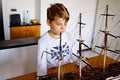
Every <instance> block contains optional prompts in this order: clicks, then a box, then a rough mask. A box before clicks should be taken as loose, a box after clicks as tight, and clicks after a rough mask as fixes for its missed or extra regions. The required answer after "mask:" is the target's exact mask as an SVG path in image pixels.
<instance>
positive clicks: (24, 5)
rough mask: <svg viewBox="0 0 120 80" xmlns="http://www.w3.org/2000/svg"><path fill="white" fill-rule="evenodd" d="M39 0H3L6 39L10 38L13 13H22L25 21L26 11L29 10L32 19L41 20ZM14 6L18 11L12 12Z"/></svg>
mask: <svg viewBox="0 0 120 80" xmlns="http://www.w3.org/2000/svg"><path fill="white" fill-rule="evenodd" d="M39 2H40V1H39V0H2V6H3V19H4V20H3V21H4V32H5V40H9V39H10V28H9V26H10V24H9V22H10V21H9V15H10V14H13V13H20V15H21V21H22V22H23V17H24V11H26V10H28V11H29V18H30V19H38V20H40V17H39V15H40V12H39V11H40V8H39V5H40V3H39ZM12 8H14V9H17V11H16V12H11V11H10V10H11V9H12Z"/></svg>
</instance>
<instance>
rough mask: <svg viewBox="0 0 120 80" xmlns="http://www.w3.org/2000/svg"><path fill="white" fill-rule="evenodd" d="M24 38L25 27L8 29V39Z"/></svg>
mask: <svg viewBox="0 0 120 80" xmlns="http://www.w3.org/2000/svg"><path fill="white" fill-rule="evenodd" d="M25 37H26V27H24V26H23V27H11V28H10V38H11V39H18V38H25Z"/></svg>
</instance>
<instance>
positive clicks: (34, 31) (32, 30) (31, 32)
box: [27, 25, 40, 37]
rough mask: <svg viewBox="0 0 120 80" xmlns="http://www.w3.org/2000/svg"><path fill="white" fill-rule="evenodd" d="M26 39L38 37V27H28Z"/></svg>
mask: <svg viewBox="0 0 120 80" xmlns="http://www.w3.org/2000/svg"><path fill="white" fill-rule="evenodd" d="M27 37H40V25H35V26H28V27H27Z"/></svg>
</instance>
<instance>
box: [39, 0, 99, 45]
mask: <svg viewBox="0 0 120 80" xmlns="http://www.w3.org/2000/svg"><path fill="white" fill-rule="evenodd" d="M56 2H61V3H63V4H64V5H65V6H66V7H67V8H68V11H69V12H70V21H69V23H68V27H67V28H68V29H67V31H68V32H70V33H71V34H73V32H76V33H77V34H76V35H79V34H78V33H79V31H78V30H79V25H77V23H78V22H79V14H80V13H82V22H83V23H85V24H86V25H85V26H84V28H82V36H83V39H84V41H85V43H86V44H87V45H88V46H89V47H91V41H92V35H93V26H94V18H95V9H96V2H97V0H74V1H73V0H49V1H48V0H41V9H40V10H41V11H40V12H41V13H40V14H41V16H40V21H41V24H42V25H41V34H44V33H45V32H46V31H47V30H48V29H49V27H48V26H47V25H46V9H47V8H48V7H49V6H50V4H52V3H56ZM76 25H77V27H76ZM76 35H74V36H76Z"/></svg>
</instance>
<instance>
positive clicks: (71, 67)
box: [39, 5, 120, 80]
mask: <svg viewBox="0 0 120 80" xmlns="http://www.w3.org/2000/svg"><path fill="white" fill-rule="evenodd" d="M101 15H103V16H105V28H104V30H100V32H102V33H103V34H104V43H103V45H102V46H98V45H94V47H95V48H98V49H101V53H100V54H98V56H95V57H92V58H89V59H86V60H85V61H84V60H83V59H82V56H81V53H82V44H83V45H84V46H86V47H88V46H87V45H85V44H84V43H83V40H82V36H81V25H82V24H83V23H82V22H81V14H80V22H79V24H80V34H79V35H80V39H79V40H78V41H79V56H77V55H75V54H73V55H75V56H76V57H78V59H79V61H80V64H79V66H78V65H76V64H75V63H72V64H67V65H63V66H61V65H60V60H61V59H60V57H58V59H59V60H58V64H59V65H58V68H51V69H48V75H45V76H40V77H39V80H114V79H115V80H118V79H117V78H119V79H120V62H119V61H117V60H115V59H113V58H111V57H109V56H107V51H109V52H112V53H113V54H117V55H118V57H120V50H118V49H115V50H111V49H109V47H108V36H111V37H113V38H115V39H116V38H120V36H115V35H112V34H110V32H109V31H108V30H109V29H108V16H114V15H111V14H108V5H106V13H105V14H101ZM88 48H89V47H88ZM97 58H98V59H97ZM81 61H83V62H84V63H86V64H87V65H86V66H85V67H84V68H81ZM109 77H112V78H109Z"/></svg>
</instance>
